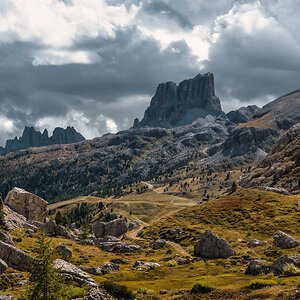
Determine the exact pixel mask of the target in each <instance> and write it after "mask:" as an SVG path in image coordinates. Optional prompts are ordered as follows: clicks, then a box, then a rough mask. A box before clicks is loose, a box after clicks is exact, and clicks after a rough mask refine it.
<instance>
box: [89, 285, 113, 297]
mask: <svg viewBox="0 0 300 300" xmlns="http://www.w3.org/2000/svg"><path fill="white" fill-rule="evenodd" d="M84 300H113V298H112V297H111V296H110V295H109V294H107V293H106V292H104V291H100V290H99V288H92V289H91V290H90V291H89V292H88V294H87V295H86V296H85V297H84Z"/></svg>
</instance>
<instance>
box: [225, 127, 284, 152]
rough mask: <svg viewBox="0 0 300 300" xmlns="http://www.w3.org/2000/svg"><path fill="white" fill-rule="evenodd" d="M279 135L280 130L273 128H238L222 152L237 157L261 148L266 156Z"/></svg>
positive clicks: (226, 142) (228, 139) (230, 136)
mask: <svg viewBox="0 0 300 300" xmlns="http://www.w3.org/2000/svg"><path fill="white" fill-rule="evenodd" d="M278 137H279V133H278V131H277V130H275V129H272V128H260V127H242V128H236V129H235V130H233V132H232V133H231V134H230V135H229V137H228V138H227V139H226V141H225V142H224V143H223V145H222V154H223V155H224V156H230V157H236V156H241V155H245V154H251V153H255V152H256V151H257V150H258V149H260V150H262V151H263V152H265V156H266V155H267V152H269V151H270V148H271V146H272V145H274V144H275V142H276V141H277V139H278ZM262 158H263V157H262Z"/></svg>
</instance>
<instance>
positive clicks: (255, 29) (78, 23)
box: [0, 0, 300, 145]
mask: <svg viewBox="0 0 300 300" xmlns="http://www.w3.org/2000/svg"><path fill="white" fill-rule="evenodd" d="M299 13H300V1H299V0H272V1H270V0H260V1H253V0H252V1H251V0H239V1H237V0H214V1H207V0H142V1H138V0H123V1H121V0H106V1H105V0H1V1H0V78H1V79H0V145H3V144H4V141H5V140H6V139H7V138H11V137H13V136H15V135H20V134H21V133H22V130H23V128H24V126H25V125H30V126H31V125H33V126H35V127H36V128H37V129H44V128H45V127H47V128H48V129H49V130H50V131H51V130H53V129H54V127H56V126H62V127H66V126H67V125H72V126H75V128H76V129H77V130H78V131H80V132H81V133H82V134H83V135H85V136H86V137H87V138H92V137H95V136H99V135H102V134H104V133H106V132H116V131H118V130H121V129H125V128H128V127H130V126H131V125H132V123H133V120H134V118H135V117H139V118H141V117H142V115H143V112H144V110H145V108H146V107H147V106H148V105H149V102H150V99H151V96H152V95H153V94H154V92H155V89H156V86H157V84H158V83H160V82H165V81H170V80H172V81H175V82H180V81H182V80H183V79H186V78H191V77H194V76H195V75H196V74H198V73H205V72H208V71H210V72H213V73H214V74H215V84H216V92H217V95H218V96H219V97H220V99H221V101H222V106H223V109H224V110H225V111H229V110H231V109H235V108H238V107H240V106H243V105H248V104H258V105H263V104H265V103H267V102H268V101H270V100H273V99H274V98H276V97H278V96H280V95H282V94H284V93H286V92H289V91H292V90H295V89H297V88H300V80H299V79H300V33H299V32H300V31H299V28H300V18H299Z"/></svg>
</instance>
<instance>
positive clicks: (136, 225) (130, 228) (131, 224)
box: [127, 220, 140, 231]
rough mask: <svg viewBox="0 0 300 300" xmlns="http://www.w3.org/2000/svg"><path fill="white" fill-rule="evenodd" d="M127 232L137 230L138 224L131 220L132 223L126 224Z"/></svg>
mask: <svg viewBox="0 0 300 300" xmlns="http://www.w3.org/2000/svg"><path fill="white" fill-rule="evenodd" d="M127 227H128V231H131V230H134V229H138V228H139V227H140V222H139V221H138V220H133V221H132V222H129V223H128V226H127Z"/></svg>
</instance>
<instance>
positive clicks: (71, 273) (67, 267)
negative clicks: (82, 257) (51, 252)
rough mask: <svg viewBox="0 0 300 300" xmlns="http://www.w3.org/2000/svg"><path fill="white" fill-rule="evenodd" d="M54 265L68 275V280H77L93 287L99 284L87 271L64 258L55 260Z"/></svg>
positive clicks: (81, 283)
mask: <svg viewBox="0 0 300 300" xmlns="http://www.w3.org/2000/svg"><path fill="white" fill-rule="evenodd" d="M54 267H55V268H56V269H58V270H59V272H60V273H62V274H63V275H64V276H65V277H66V280H71V281H76V282H78V283H79V284H80V285H88V286H92V287H97V286H98V285H97V283H96V282H95V281H94V280H93V279H92V278H91V277H90V276H89V275H88V274H87V273H85V272H84V271H82V270H80V269H79V268H77V267H75V266H74V265H72V264H71V263H69V262H66V261H64V260H63V259H56V260H55V261H54Z"/></svg>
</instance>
